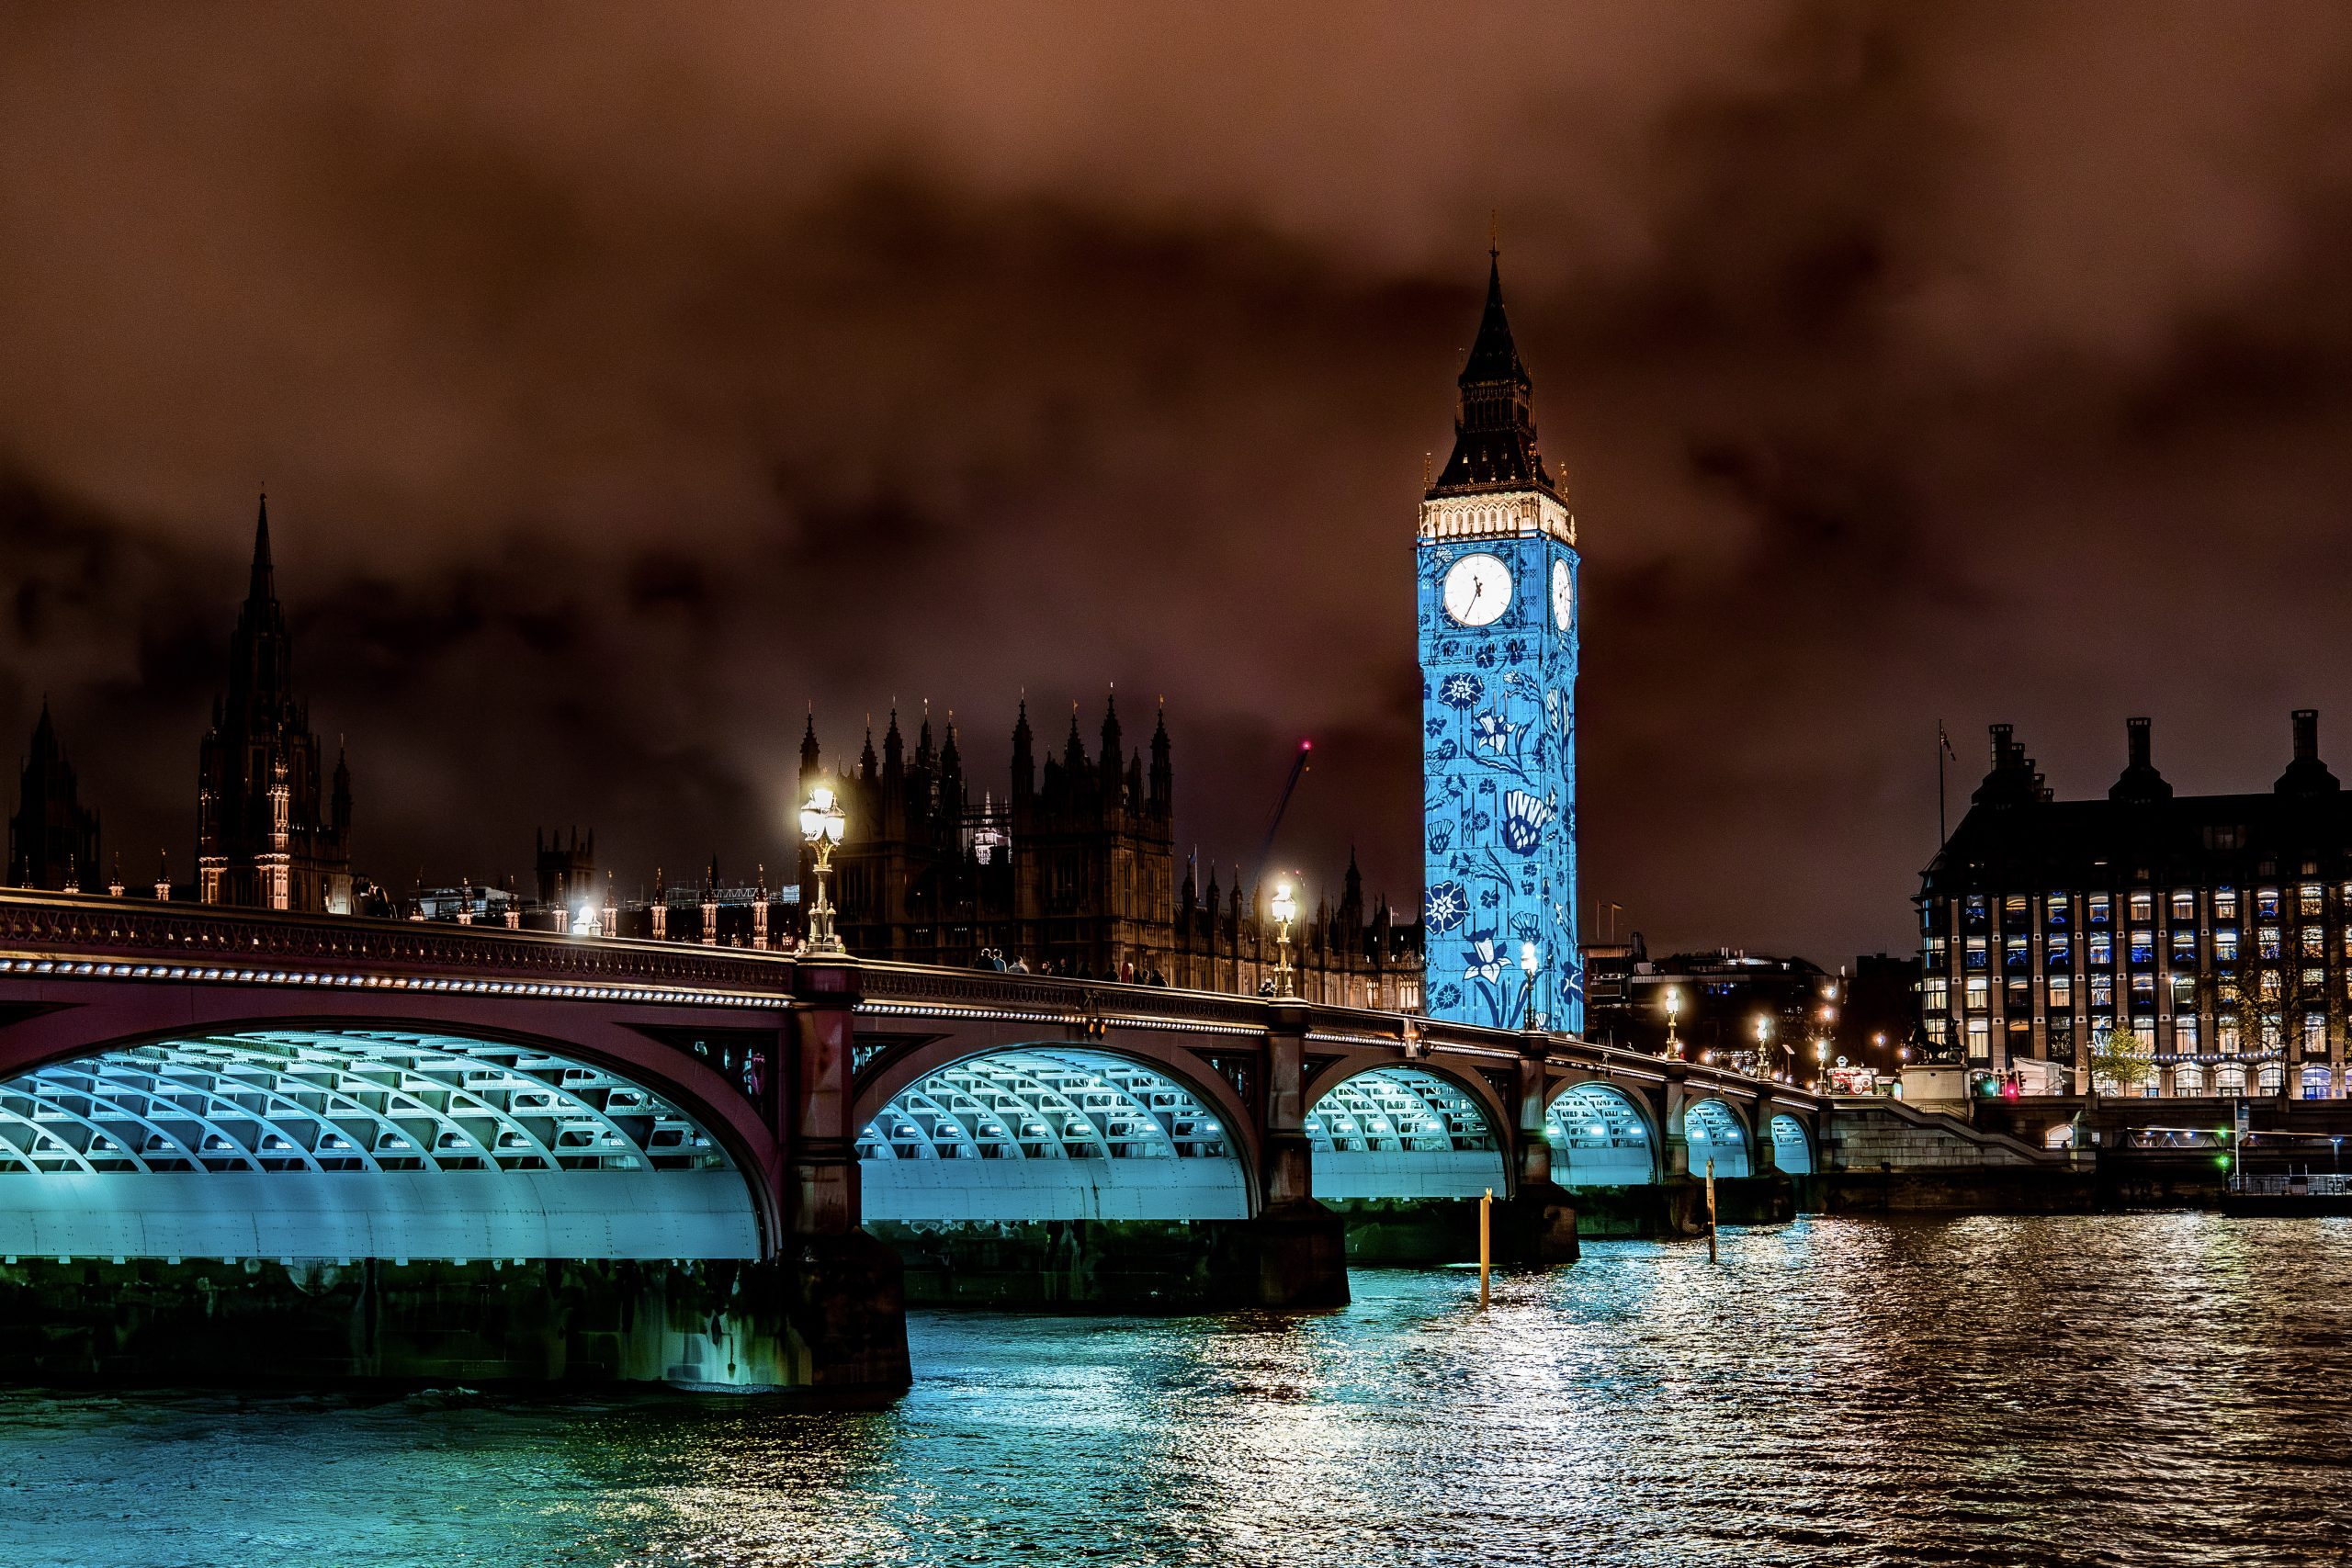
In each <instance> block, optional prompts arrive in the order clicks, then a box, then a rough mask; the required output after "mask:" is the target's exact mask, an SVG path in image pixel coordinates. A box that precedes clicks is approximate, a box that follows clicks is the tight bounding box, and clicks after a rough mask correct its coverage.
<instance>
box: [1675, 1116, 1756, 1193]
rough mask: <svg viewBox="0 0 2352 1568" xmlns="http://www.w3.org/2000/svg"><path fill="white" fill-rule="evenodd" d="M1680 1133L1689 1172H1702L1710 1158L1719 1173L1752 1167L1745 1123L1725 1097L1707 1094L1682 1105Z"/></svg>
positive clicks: (1738, 1172)
mask: <svg viewBox="0 0 2352 1568" xmlns="http://www.w3.org/2000/svg"><path fill="white" fill-rule="evenodd" d="M1682 1135H1683V1138H1684V1140H1685V1142H1686V1145H1687V1147H1688V1148H1689V1150H1690V1157H1691V1175H1693V1176H1698V1177H1703V1176H1705V1175H1706V1173H1707V1161H1709V1160H1710V1159H1712V1160H1713V1161H1714V1162H1715V1174H1716V1175H1717V1176H1719V1177H1724V1178H1730V1177H1736V1176H1747V1175H1750V1174H1752V1173H1753V1172H1754V1170H1755V1162H1754V1157H1753V1156H1751V1155H1750V1154H1749V1152H1748V1146H1747V1122H1743V1121H1742V1120H1740V1115H1739V1112H1738V1111H1736V1110H1734V1109H1733V1108H1732V1105H1731V1102H1730V1101H1728V1100H1723V1099H1721V1098H1719V1097H1716V1096H1713V1095H1710V1096H1709V1097H1708V1098H1706V1099H1704V1100H1692V1101H1691V1103H1690V1104H1688V1105H1686V1106H1684V1107H1683V1108H1682Z"/></svg>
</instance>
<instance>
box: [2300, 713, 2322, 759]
mask: <svg viewBox="0 0 2352 1568" xmlns="http://www.w3.org/2000/svg"><path fill="white" fill-rule="evenodd" d="M2294 717H2295V761H2298V762H2309V761H2318V759H2319V709H2317V708H2297V709H2296V710H2295V715H2294Z"/></svg>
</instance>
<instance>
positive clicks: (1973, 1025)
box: [1968, 1018, 1993, 1061]
mask: <svg viewBox="0 0 2352 1568" xmlns="http://www.w3.org/2000/svg"><path fill="white" fill-rule="evenodd" d="M1968 1054H1969V1055H1971V1056H1972V1057H1974V1058H1975V1059H1977V1060H1978V1061H1983V1060H1985V1058H1987V1057H1989V1056H1991V1055H1993V1030H1992V1026H1991V1025H1990V1024H1988V1023H1986V1022H1985V1020H1983V1019H1981V1018H1972V1019H1970V1020H1969V1021H1968Z"/></svg>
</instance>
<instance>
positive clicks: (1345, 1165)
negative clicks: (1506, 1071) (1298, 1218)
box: [1302, 1063, 1510, 1200]
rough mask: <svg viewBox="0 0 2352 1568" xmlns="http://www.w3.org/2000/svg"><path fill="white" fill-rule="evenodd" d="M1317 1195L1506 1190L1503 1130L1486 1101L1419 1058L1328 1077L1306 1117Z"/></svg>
mask: <svg viewBox="0 0 2352 1568" xmlns="http://www.w3.org/2000/svg"><path fill="white" fill-rule="evenodd" d="M1302 1125H1303V1130H1304V1131H1305V1133H1306V1140H1307V1146H1308V1148H1309V1149H1310V1150H1311V1151H1312V1155H1313V1158H1314V1162H1315V1164H1314V1170H1315V1176H1314V1182H1315V1195H1316V1197H1317V1198H1329V1199H1341V1200H1344V1199H1356V1198H1476V1197H1478V1196H1480V1195H1481V1194H1483V1193H1486V1192H1488V1191H1491V1192H1493V1193H1495V1194H1496V1195H1497V1196H1498V1197H1499V1196H1504V1195H1507V1194H1508V1192H1509V1190H1510V1186H1509V1182H1510V1175H1509V1171H1508V1168H1507V1167H1506V1165H1505V1162H1504V1159H1503V1133H1502V1130H1501V1129H1500V1128H1499V1127H1498V1126H1497V1124H1496V1122H1495V1118H1494V1112H1493V1111H1492V1110H1490V1109H1489V1106H1488V1104H1487V1101H1486V1100H1484V1099H1483V1098H1482V1097H1480V1096H1479V1095H1478V1094H1477V1093H1476V1091H1475V1090H1473V1089H1470V1088H1469V1087H1468V1086H1467V1085H1465V1084H1464V1083H1462V1082H1461V1081H1460V1080H1458V1079H1456V1078H1454V1077H1452V1076H1450V1075H1447V1074H1444V1073H1439V1072H1433V1071H1431V1070H1430V1069H1429V1068H1428V1067H1426V1066H1419V1065H1417V1064H1416V1065H1407V1064H1404V1063H1397V1064H1391V1065H1385V1066H1372V1067H1365V1068H1363V1069H1362V1070H1360V1071H1357V1072H1353V1073H1350V1074H1348V1075H1347V1076H1346V1077H1340V1078H1338V1079H1336V1080H1333V1081H1329V1082H1328V1084H1327V1086H1326V1087H1324V1088H1323V1089H1322V1090H1321V1092H1320V1093H1319V1094H1318V1095H1317V1097H1316V1099H1315V1100H1314V1101H1313V1102H1312V1103H1311V1104H1310V1105H1309V1106H1308V1107H1307V1111H1306V1116H1305V1118H1304V1120H1303V1123H1302Z"/></svg>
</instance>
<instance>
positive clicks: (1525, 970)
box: [1519, 942, 1535, 1029]
mask: <svg viewBox="0 0 2352 1568" xmlns="http://www.w3.org/2000/svg"><path fill="white" fill-rule="evenodd" d="M1519 972H1520V973H1521V974H1522V975H1524V976H1527V1027H1528V1028H1530V1029H1533V1028H1534V1027H1535V944H1534V943H1533V942H1521V943H1520V944H1519Z"/></svg>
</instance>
